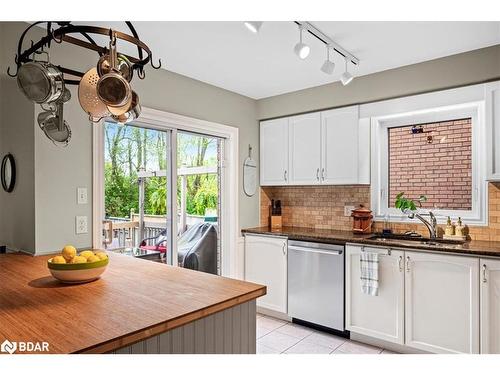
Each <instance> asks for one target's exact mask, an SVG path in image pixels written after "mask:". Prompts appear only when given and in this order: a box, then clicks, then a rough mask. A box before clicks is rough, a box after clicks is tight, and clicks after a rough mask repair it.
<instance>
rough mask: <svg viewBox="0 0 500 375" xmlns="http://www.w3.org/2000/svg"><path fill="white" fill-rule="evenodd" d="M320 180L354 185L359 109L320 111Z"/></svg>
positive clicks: (345, 108) (356, 174) (356, 171)
mask: <svg viewBox="0 0 500 375" xmlns="http://www.w3.org/2000/svg"><path fill="white" fill-rule="evenodd" d="M321 140H322V142H321V150H322V157H321V164H322V166H321V177H322V182H323V183H325V184H332V185H334V184H338V185H342V184H344V185H345V184H357V183H358V181H359V179H358V165H359V161H358V155H359V153H358V151H359V107H358V106H353V107H344V108H339V109H332V110H330V111H324V112H321Z"/></svg>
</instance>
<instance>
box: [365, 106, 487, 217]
mask: <svg viewBox="0 0 500 375" xmlns="http://www.w3.org/2000/svg"><path fill="white" fill-rule="evenodd" d="M466 117H471V118H472V151H471V152H472V210H471V211H468V210H432V212H434V213H435V214H436V215H437V219H438V223H445V222H446V217H447V216H452V217H455V218H456V217H457V216H460V217H462V219H463V220H464V221H465V222H466V223H467V224H472V225H487V224H488V204H487V200H488V191H487V190H488V189H487V186H488V184H487V181H486V154H485V147H484V145H485V144H486V143H485V105H484V101H474V102H468V103H463V104H456V105H448V106H442V107H434V108H427V109H421V110H416V111H408V112H402V113H397V114H390V115H381V116H376V117H371V119H370V123H371V131H372V134H373V137H372V173H371V201H372V210H373V212H374V218H375V220H383V219H384V217H385V216H386V215H387V214H389V216H390V218H389V220H390V221H391V222H400V223H410V222H411V223H415V220H412V219H409V218H408V217H406V216H405V215H403V214H402V213H401V211H399V210H398V209H395V208H388V191H389V186H388V185H389V179H388V174H389V162H388V158H389V147H388V139H387V133H388V132H387V129H388V128H392V127H398V126H404V125H409V124H419V123H430V122H443V121H447V120H450V119H458V118H466ZM481 145H483V147H481ZM419 211H420V212H422V213H424V214H425V213H428V211H429V210H428V209H420V210H419Z"/></svg>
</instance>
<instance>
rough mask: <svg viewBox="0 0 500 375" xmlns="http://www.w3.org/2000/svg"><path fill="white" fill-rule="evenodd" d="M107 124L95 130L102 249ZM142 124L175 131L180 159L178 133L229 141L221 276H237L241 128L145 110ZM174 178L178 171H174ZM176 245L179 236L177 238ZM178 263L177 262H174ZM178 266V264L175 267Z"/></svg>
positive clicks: (95, 235) (97, 229) (95, 236)
mask: <svg viewBox="0 0 500 375" xmlns="http://www.w3.org/2000/svg"><path fill="white" fill-rule="evenodd" d="M104 122H105V120H101V121H100V122H99V123H97V124H94V126H93V131H92V164H93V165H92V166H93V168H92V169H93V171H92V177H93V179H92V191H93V194H92V197H93V198H92V243H93V246H94V248H100V247H101V246H102V243H101V240H102V238H101V233H102V218H103V217H104V152H103V150H104ZM136 123H138V124H145V125H147V126H148V127H150V128H152V129H157V130H171V131H172V150H171V152H172V156H173V157H175V160H174V161H176V158H177V152H176V150H177V144H176V142H177V138H176V136H175V135H176V131H177V130H183V131H187V132H193V133H199V134H205V135H209V136H215V137H220V138H224V139H225V145H224V150H225V158H224V159H223V160H222V182H223V183H222V186H221V192H220V195H221V198H222V213H221V216H222V218H221V220H220V221H221V228H220V233H221V260H222V262H221V275H222V276H229V277H237V275H238V270H237V253H236V249H237V239H238V232H239V215H238V214H239V201H238V197H239V194H238V187H239V185H238V160H239V159H238V156H239V147H238V145H239V139H238V138H239V132H238V128H236V127H232V126H228V125H223V124H219V123H215V122H211V121H205V120H200V119H196V118H192V117H188V116H182V115H178V114H175V113H171V112H165V111H160V110H156V109H152V108H147V107H143V108H142V113H141V116H140V118H139V120H138V121H137V122H136ZM173 165H175V164H173ZM172 172H173V178H176V176H177V171H176V170H173V171H172ZM172 212H177V199H173V200H172ZM176 231H177V222H176V220H173V229H172V232H173V233H177V232H176ZM173 241H174V243H176V236H175V237H174V238H173ZM174 263H175V262H174ZM174 265H175V264H174Z"/></svg>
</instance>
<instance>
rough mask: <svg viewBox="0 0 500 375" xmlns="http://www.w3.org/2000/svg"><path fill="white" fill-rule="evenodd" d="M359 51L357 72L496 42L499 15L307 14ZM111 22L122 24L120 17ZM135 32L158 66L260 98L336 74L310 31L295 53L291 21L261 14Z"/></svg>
mask: <svg viewBox="0 0 500 375" xmlns="http://www.w3.org/2000/svg"><path fill="white" fill-rule="evenodd" d="M312 23H313V24H314V25H315V26H316V27H318V28H319V29H321V30H322V31H323V32H324V33H325V34H327V35H329V36H330V37H331V38H333V39H334V40H335V41H336V42H337V43H339V44H340V45H342V46H343V47H344V48H346V49H347V50H349V51H350V52H351V53H353V54H354V55H355V56H356V57H358V58H359V59H360V65H359V67H354V68H353V67H352V66H351V68H350V70H351V72H352V73H354V75H355V76H361V75H366V74H370V73H374V72H380V71H383V70H387V69H392V68H396V67H400V66H404V65H409V64H414V63H418V62H422V61H426V60H432V59H436V58H439V57H443V56H447V55H453V54H456V53H460V52H465V51H469V50H474V49H478V48H482V47H486V46H491V45H495V44H500V22H345V21H342V22H333V21H329V22H312ZM94 24H99V25H110V24H111V25H112V26H113V27H115V28H116V29H118V30H123V31H125V30H127V29H126V26H125V25H124V24H121V23H116V22H111V23H109V22H108V23H103V22H99V23H94ZM134 25H135V27H136V29H137V31H138V33H139V36H140V37H141V39H142V40H143V41H145V42H146V43H147V44H148V45H149V46H150V48H151V50H152V51H153V53H154V57H155V60H156V59H157V58H161V60H162V62H163V68H165V69H167V70H170V71H173V72H176V73H179V74H182V75H185V76H188V77H191V78H195V79H197V80H200V81H203V82H207V83H210V84H212V85H215V86H219V87H222V88H224V89H227V90H230V91H234V92H237V93H239V94H242V95H246V96H249V97H251V98H255V99H260V98H265V97H269V96H273V95H278V94H283V93H286V92H291V91H296V90H301V89H304V88H308V87H313V86H319V85H323V84H327V83H330V82H334V81H338V80H339V77H340V75H341V74H342V72H343V69H344V61H343V59H341V58H340V56H339V55H337V54H333V55H335V56H334V61H335V63H336V64H337V65H336V69H335V72H334V74H333V75H332V76H329V75H326V74H325V73H323V72H321V71H320V69H319V68H320V66H321V64H322V63H323V61H324V60H325V57H326V51H325V48H324V45H323V44H322V43H321V42H320V41H318V40H317V39H315V38H313V37H312V36H310V35H307V36H306V34H304V35H305V37H304V42H306V43H308V44H309V45H310V46H311V54H310V55H309V57H308V58H307V59H305V60H300V59H299V58H298V57H297V56H295V54H294V53H293V47H294V45H295V43H297V41H298V29H297V26H296V25H295V24H294V23H293V22H264V24H263V25H262V28H261V29H260V32H259V33H258V34H253V33H251V32H249V31H248V30H247V28H246V27H245V26H244V25H243V23H242V22H134Z"/></svg>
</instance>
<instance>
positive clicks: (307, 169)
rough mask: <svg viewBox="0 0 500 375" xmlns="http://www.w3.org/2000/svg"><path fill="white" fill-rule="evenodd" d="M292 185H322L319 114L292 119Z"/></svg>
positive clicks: (290, 147)
mask: <svg viewBox="0 0 500 375" xmlns="http://www.w3.org/2000/svg"><path fill="white" fill-rule="evenodd" d="M289 121H290V122H289V132H290V134H289V139H290V142H289V150H290V184H295V185H314V184H319V183H320V173H321V123H320V114H319V113H308V114H305V115H300V116H294V117H290V120H289Z"/></svg>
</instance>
